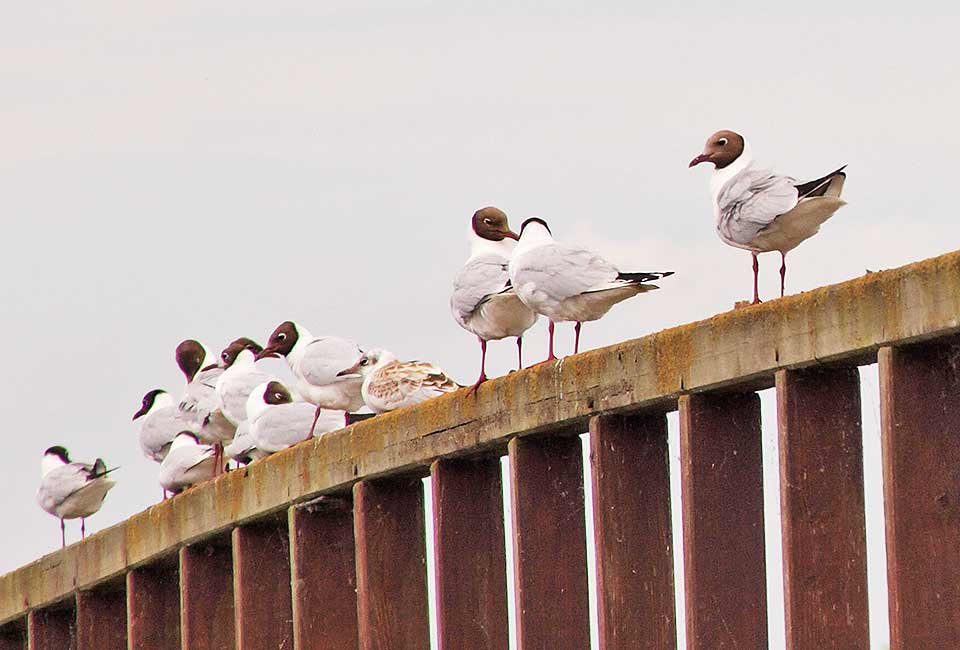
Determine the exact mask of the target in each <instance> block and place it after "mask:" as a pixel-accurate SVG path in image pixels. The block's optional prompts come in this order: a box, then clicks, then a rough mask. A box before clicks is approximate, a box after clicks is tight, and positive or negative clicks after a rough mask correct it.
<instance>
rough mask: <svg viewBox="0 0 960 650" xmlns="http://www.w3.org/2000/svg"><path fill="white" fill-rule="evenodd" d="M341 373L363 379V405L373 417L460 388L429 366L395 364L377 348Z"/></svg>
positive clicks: (364, 354)
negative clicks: (359, 375)
mask: <svg viewBox="0 0 960 650" xmlns="http://www.w3.org/2000/svg"><path fill="white" fill-rule="evenodd" d="M342 372H343V373H344V374H347V373H354V372H359V373H360V374H361V376H363V387H362V389H361V392H362V393H363V401H364V403H365V404H366V405H367V406H368V407H370V410H371V411H373V412H374V413H384V412H386V411H393V410H395V409H399V408H403V407H405V406H412V405H413V404H419V403H420V402H425V401H426V400H428V399H432V398H434V397H439V396H440V395H443V394H444V393H452V392H454V391H455V390H457V389H459V388H460V387H461V386H460V385H459V384H457V382H455V381H453V380H452V379H450V378H449V377H447V375H446V374H445V373H444V372H443V370H441V369H440V368H439V367H437V366H435V365H434V364H432V363H427V362H425V361H398V360H397V357H396V356H395V355H394V354H393V353H392V352H388V351H387V350H382V349H379V348H378V349H373V350H368V351H366V352H364V353H363V356H361V357H360V359H359V360H358V361H357V363H356V365H355V366H354V367H352V368H347V369H346V370H343V371H342Z"/></svg>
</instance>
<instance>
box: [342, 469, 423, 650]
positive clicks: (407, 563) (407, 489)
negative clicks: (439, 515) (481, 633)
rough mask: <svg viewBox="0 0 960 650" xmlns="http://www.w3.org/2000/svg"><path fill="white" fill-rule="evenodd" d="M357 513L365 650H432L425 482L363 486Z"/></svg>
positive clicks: (358, 488)
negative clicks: (425, 528) (424, 508)
mask: <svg viewBox="0 0 960 650" xmlns="http://www.w3.org/2000/svg"><path fill="white" fill-rule="evenodd" d="M353 513H354V515H353V521H354V531H355V537H356V544H357V618H358V624H359V631H360V648H361V650H421V649H425V648H429V647H430V626H429V617H428V611H427V567H426V539H425V532H424V520H423V485H422V483H421V481H420V479H419V478H406V479H395V480H378V481H360V482H359V483H357V484H355V485H354V487H353Z"/></svg>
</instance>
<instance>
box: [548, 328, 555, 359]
mask: <svg viewBox="0 0 960 650" xmlns="http://www.w3.org/2000/svg"><path fill="white" fill-rule="evenodd" d="M553 329H554V325H553V321H552V320H551V321H550V326H549V327H548V328H547V330H548V331H549V332H550V353H549V354H548V355H547V361H555V360H556V358H557V355H555V354H554V353H553Z"/></svg>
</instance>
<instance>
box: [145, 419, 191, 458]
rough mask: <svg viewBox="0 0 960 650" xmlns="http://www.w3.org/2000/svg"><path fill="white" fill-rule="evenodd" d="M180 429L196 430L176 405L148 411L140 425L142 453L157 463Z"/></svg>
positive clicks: (164, 454) (165, 453)
mask: <svg viewBox="0 0 960 650" xmlns="http://www.w3.org/2000/svg"><path fill="white" fill-rule="evenodd" d="M181 431H196V428H195V427H194V426H193V423H192V422H190V421H189V420H188V419H187V418H186V417H185V416H184V414H182V413H180V411H179V410H178V409H177V407H175V406H168V407H165V408H161V409H157V410H156V411H154V412H152V413H150V414H149V415H147V416H146V418H144V420H143V424H142V425H141V427H140V447H141V449H143V453H144V455H145V456H146V457H147V458H149V459H150V460H155V461H157V462H158V463H159V462H160V461H162V460H163V458H164V456H166V455H167V451H168V450H169V448H170V443H171V442H173V439H174V438H176V437H177V434H178V433H180V432H181Z"/></svg>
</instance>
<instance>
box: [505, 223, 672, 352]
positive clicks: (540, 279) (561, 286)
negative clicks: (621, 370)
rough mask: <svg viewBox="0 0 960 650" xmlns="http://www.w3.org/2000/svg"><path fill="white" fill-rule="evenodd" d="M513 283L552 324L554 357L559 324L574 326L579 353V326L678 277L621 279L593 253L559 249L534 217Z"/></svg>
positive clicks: (514, 263)
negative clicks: (556, 325) (557, 325)
mask: <svg viewBox="0 0 960 650" xmlns="http://www.w3.org/2000/svg"><path fill="white" fill-rule="evenodd" d="M509 271H510V282H511V283H512V284H513V288H514V291H516V292H517V295H518V296H520V300H522V301H523V302H524V304H526V305H527V306H528V307H530V308H531V309H532V310H533V311H535V312H537V313H538V314H543V315H544V316H546V317H547V318H549V319H550V328H549V331H550V353H549V355H548V356H547V361H552V360H553V359H556V358H557V357H556V356H555V355H554V353H553V330H554V324H555V323H558V322H562V321H573V322H575V323H576V326H575V327H574V332H575V336H576V338H575V340H574V344H573V353H574V354H576V353H577V352H579V350H580V324H581V323H582V322H584V321H592V320H598V319H600V318H602V317H603V315H604V314H606V313H607V312H608V311H609V310H610V308H611V307H613V306H614V305H615V304H617V303H618V302H621V301H623V300H626V299H627V298H632V297H633V296H635V295H637V294H638V293H644V292H646V291H652V290H654V289H659V287H658V286H657V285H655V284H647V283H648V282H649V281H650V280H657V279H659V278H665V277H667V276H668V275H673V271H657V272H651V273H621V272H620V271H619V270H617V268H616V267H615V266H614V265H613V264H611V263H610V262H608V261H607V260H605V259H603V258H602V257H600V256H599V255H598V254H596V253H594V252H593V251H590V250H587V249H586V248H582V247H580V246H571V245H568V244H558V243H557V242H556V241H555V240H554V239H553V234H552V233H551V232H550V227H549V226H548V225H547V222H546V221H544V220H543V219H540V218H539V217H531V218H530V219H527V220H526V221H524V222H523V225H522V226H521V227H520V241H519V243H518V244H517V247H516V249H514V251H513V256H512V257H511V258H510V266H509Z"/></svg>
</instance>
